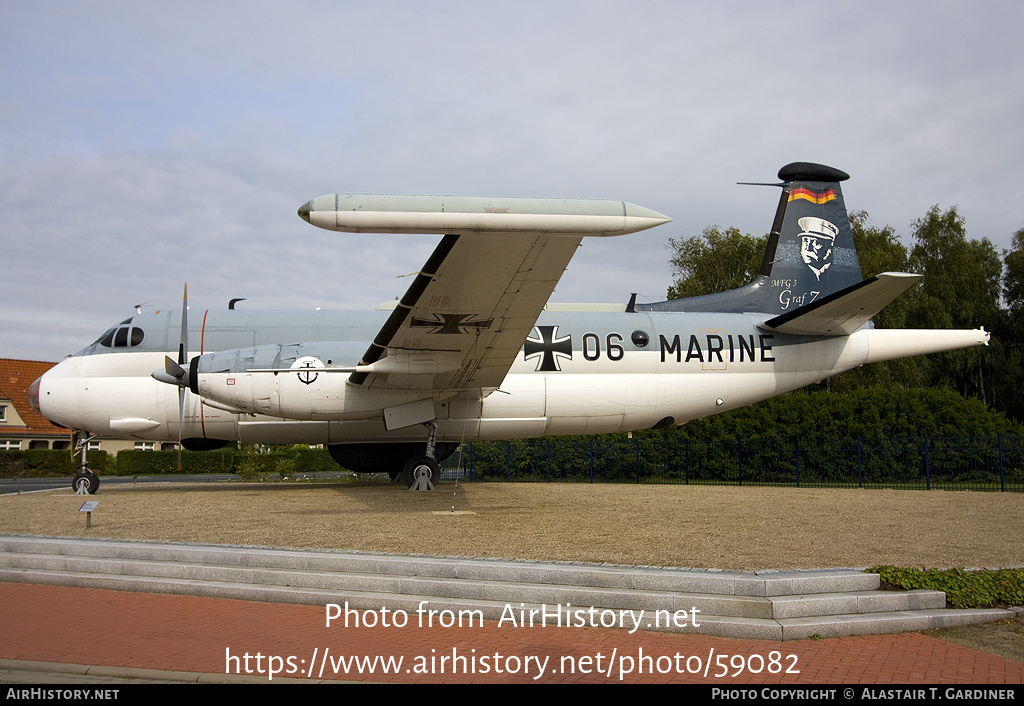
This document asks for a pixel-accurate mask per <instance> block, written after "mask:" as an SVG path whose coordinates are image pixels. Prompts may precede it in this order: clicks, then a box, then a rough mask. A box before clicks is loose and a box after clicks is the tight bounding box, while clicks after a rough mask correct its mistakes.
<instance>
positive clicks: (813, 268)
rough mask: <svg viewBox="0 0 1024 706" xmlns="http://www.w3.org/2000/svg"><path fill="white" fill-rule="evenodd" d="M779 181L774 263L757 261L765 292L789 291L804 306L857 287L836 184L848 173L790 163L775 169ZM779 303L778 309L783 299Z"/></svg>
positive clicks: (850, 242)
mask: <svg viewBox="0 0 1024 706" xmlns="http://www.w3.org/2000/svg"><path fill="white" fill-rule="evenodd" d="M779 178H780V179H782V181H783V185H782V192H783V193H782V199H781V200H780V204H779V208H780V210H784V213H783V215H782V219H781V220H782V226H781V232H780V233H779V236H778V244H777V247H776V249H775V253H774V261H773V262H765V263H762V271H761V274H763V275H766V276H767V277H769V278H770V280H771V281H770V283H769V284H770V288H771V289H772V290H773V291H778V292H782V291H784V290H789V292H790V293H789V296H790V297H791V298H794V299H798V300H799V301H798V302H797V303H798V304H800V305H803V304H809V303H810V302H811V301H813V300H814V299H818V298H821V297H823V296H827V295H829V294H831V293H833V292H838V291H839V290H841V289H845V288H847V287H850V286H852V285H855V284H858V283H859V282H860V281H861V272H860V262H859V261H858V259H857V249H856V247H855V246H854V244H853V233H852V232H851V230H850V219H849V217H848V216H847V215H846V204H845V202H844V201H843V190H842V188H841V187H840V186H839V184H840V182H842V181H845V180H846V179H849V175H847V174H846V173H845V172H841V171H839V170H838V169H833V168H832V167H826V166H823V165H820V164H809V163H807V162H794V163H793V164H788V165H786V166H785V167H783V168H782V169H781V170H779ZM778 220H779V219H778V214H777V215H776V221H778ZM773 235H774V234H773ZM770 249H771V247H770V244H769V250H770ZM766 260H767V258H766ZM766 265H767V271H765V269H766ZM778 305H779V307H780V308H779V309H778V311H782V310H783V309H782V308H783V307H785V298H783V299H781V300H780V301H779V302H778ZM768 311H773V312H774V311H775V310H774V309H769V310H768Z"/></svg>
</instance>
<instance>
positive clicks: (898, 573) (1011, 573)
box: [868, 566, 1024, 608]
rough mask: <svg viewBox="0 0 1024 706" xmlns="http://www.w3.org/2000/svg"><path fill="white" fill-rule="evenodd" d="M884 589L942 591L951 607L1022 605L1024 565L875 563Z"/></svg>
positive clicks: (872, 571) (869, 570)
mask: <svg viewBox="0 0 1024 706" xmlns="http://www.w3.org/2000/svg"><path fill="white" fill-rule="evenodd" d="M868 572H869V573H872V574H879V576H881V580H882V587H883V588H885V589H890V590H892V589H897V590H904V591H906V590H913V589H920V588H924V589H929V590H932V591H944V592H945V594H946V604H947V605H948V606H949V607H951V608H995V607H1000V606H1020V605H1024V569H978V570H976V571H967V570H965V569H907V568H903V567H899V566H875V567H873V568H870V569H868Z"/></svg>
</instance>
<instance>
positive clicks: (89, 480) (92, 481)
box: [71, 471, 100, 495]
mask: <svg viewBox="0 0 1024 706" xmlns="http://www.w3.org/2000/svg"><path fill="white" fill-rule="evenodd" d="M99 487H100V477H99V476H97V475H96V474H95V473H93V472H92V471H80V472H79V473H77V474H75V477H74V478H72V479H71V489H72V490H73V491H75V492H76V493H79V494H82V495H84V494H86V493H88V494H89V495H92V494H94V493H95V492H96V491H97V490H98V489H99Z"/></svg>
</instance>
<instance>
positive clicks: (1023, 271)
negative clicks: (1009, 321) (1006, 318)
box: [1003, 228, 1024, 324]
mask: <svg viewBox="0 0 1024 706" xmlns="http://www.w3.org/2000/svg"><path fill="white" fill-rule="evenodd" d="M1003 266H1004V268H1005V270H1004V272H1003V298H1004V299H1005V301H1006V306H1007V307H1008V308H1009V310H1010V314H1011V315H1012V317H1013V318H1014V320H1015V322H1016V323H1018V324H1020V323H1024V228H1021V229H1020V230H1018V231H1017V232H1016V233H1014V234H1013V241H1012V243H1011V249H1010V250H1003Z"/></svg>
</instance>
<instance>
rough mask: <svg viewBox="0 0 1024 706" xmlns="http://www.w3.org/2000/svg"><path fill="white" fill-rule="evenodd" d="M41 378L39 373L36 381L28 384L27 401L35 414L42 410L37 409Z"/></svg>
mask: <svg viewBox="0 0 1024 706" xmlns="http://www.w3.org/2000/svg"><path fill="white" fill-rule="evenodd" d="M42 379H43V376H42V375H40V376H39V377H37V378H36V381H35V382H33V383H32V384H31V385H29V386H28V403H29V405H30V406H31V407H32V409H34V410H35V411H36V414H42V413H43V412H42V410H40V409H39V381H40V380H42Z"/></svg>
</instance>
